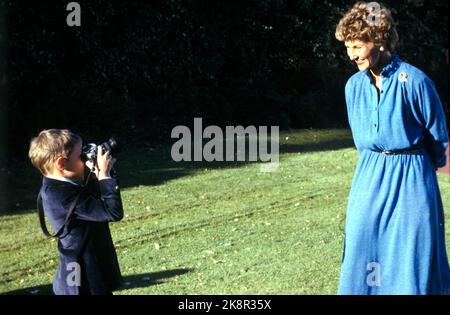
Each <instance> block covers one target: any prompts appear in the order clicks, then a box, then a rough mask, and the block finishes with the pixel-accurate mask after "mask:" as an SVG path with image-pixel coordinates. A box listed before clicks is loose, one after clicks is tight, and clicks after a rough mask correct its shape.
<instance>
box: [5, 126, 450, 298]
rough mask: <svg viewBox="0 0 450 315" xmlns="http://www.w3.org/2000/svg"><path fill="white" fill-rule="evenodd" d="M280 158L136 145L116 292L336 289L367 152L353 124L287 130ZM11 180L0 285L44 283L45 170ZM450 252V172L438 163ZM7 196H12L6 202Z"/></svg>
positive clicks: (49, 267) (120, 230)
mask: <svg viewBox="0 0 450 315" xmlns="http://www.w3.org/2000/svg"><path fill="white" fill-rule="evenodd" d="M280 141H281V146H280V152H281V156H280V166H279V168H278V170H277V171H276V172H273V173H261V172H260V164H258V163H238V162H233V163H226V164H224V163H206V162H195V163H194V162H183V163H176V162H173V161H171V158H170V146H161V147H158V148H149V147H143V148H128V149H127V150H126V153H122V154H121V156H120V157H119V159H120V160H119V162H118V165H117V168H118V173H119V174H120V175H119V178H120V180H121V187H122V198H123V203H124V209H125V212H126V215H125V217H124V219H123V220H122V221H121V222H118V223H112V224H111V225H110V226H111V230H112V234H113V239H114V242H115V245H116V249H117V254H118V257H119V262H120V265H121V269H122V274H123V276H124V280H125V285H124V287H123V289H122V290H120V291H117V292H116V294H335V293H336V290H337V285H338V279H339V268H340V263H341V258H342V246H343V232H344V220H345V208H346V204H347V196H348V192H349V189H350V185H351V180H352V176H353V171H354V168H355V165H356V162H357V159H358V157H357V153H356V151H355V149H354V148H353V142H352V139H351V134H350V132H349V131H348V130H341V129H338V130H298V131H292V132H289V133H282V134H281V136H280ZM18 175H19V177H18V178H20V181H18V180H16V182H12V179H11V178H12V175H11V174H9V175H8V174H2V176H4V177H5V176H7V177H8V178H9V180H10V185H12V186H14V191H13V192H11V193H9V196H6V195H5V193H4V192H3V193H2V196H3V197H8V200H9V201H8V205H9V207H10V208H11V209H9V211H8V213H6V214H4V215H2V216H0V272H1V278H0V293H6V292H9V293H24V294H29V293H34V294H46V293H48V292H50V290H51V282H52V280H53V276H54V273H55V268H56V266H57V262H58V259H57V253H56V248H55V247H56V242H55V241H54V240H48V239H46V238H45V237H44V236H43V234H42V233H41V231H40V228H39V223H38V219H37V215H36V213H35V212H34V210H33V209H34V198H35V196H36V193H37V191H38V189H39V182H40V179H39V174H37V173H36V172H35V171H34V170H32V169H30V168H25V169H23V170H21V171H20V172H19V174H18ZM439 183H440V187H441V192H442V197H443V201H444V206H445V209H446V211H447V213H446V214H447V215H446V226H447V227H448V228H447V230H446V233H447V235H446V239H447V251H448V252H449V253H450V235H449V234H450V215H449V213H448V211H449V209H450V189H449V188H450V179H449V177H448V176H445V175H443V174H439ZM4 204H6V203H4Z"/></svg>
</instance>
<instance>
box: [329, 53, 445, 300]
mask: <svg viewBox="0 0 450 315" xmlns="http://www.w3.org/2000/svg"><path fill="white" fill-rule="evenodd" d="M381 76H382V90H381V92H380V94H378V91H377V88H376V86H375V85H374V84H373V83H372V80H371V78H370V72H369V71H368V70H366V71H361V72H358V73H356V74H354V75H353V76H352V77H351V78H350V79H349V80H348V82H347V84H346V87H345V95H346V103H347V110H348V118H349V123H350V127H351V130H352V134H353V139H354V142H355V145H356V148H357V151H358V154H359V160H358V163H357V166H356V170H355V174H354V177H353V181H352V187H351V190H350V194H349V200H348V207H347V212H346V222H345V241H344V253H343V257H342V266H341V274H340V280H339V289H338V294H450V268H449V263H448V258H447V253H446V248H445V236H444V208H443V204H442V199H441V195H440V191H439V186H438V181H437V176H436V169H437V168H438V167H441V166H444V165H445V164H446V157H445V150H446V148H447V145H448V135H447V128H446V122H445V115H444V111H443V108H442V104H441V102H440V100H439V96H438V94H437V92H436V89H435V86H434V84H433V82H432V81H431V80H430V79H429V78H428V77H427V76H426V75H425V74H424V73H423V72H422V71H421V70H419V69H417V68H415V67H413V66H412V65H410V64H408V63H406V62H403V61H401V60H400V59H399V58H398V56H393V57H392V59H391V62H390V64H388V65H387V66H386V67H385V68H383V70H382V72H381ZM414 147H419V148H421V149H420V153H419V154H399V155H385V154H382V153H379V152H375V151H378V150H402V149H403V150H404V149H411V148H414ZM372 150H375V151H372Z"/></svg>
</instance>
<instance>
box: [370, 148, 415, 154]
mask: <svg viewBox="0 0 450 315" xmlns="http://www.w3.org/2000/svg"><path fill="white" fill-rule="evenodd" d="M370 150H371V151H373V152H377V153H380V154H384V155H401V154H420V153H421V152H422V148H408V149H401V150H374V149H370Z"/></svg>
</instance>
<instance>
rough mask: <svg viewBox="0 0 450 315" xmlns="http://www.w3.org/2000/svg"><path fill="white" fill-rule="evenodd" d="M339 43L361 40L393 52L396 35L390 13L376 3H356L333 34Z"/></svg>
mask: <svg viewBox="0 0 450 315" xmlns="http://www.w3.org/2000/svg"><path fill="white" fill-rule="evenodd" d="M335 36H336V39H337V40H339V41H341V42H342V41H352V40H361V41H364V42H373V43H375V45H377V46H379V45H382V44H383V43H385V45H386V49H387V50H389V51H390V52H393V51H394V50H395V46H396V45H397V42H398V33H397V30H396V28H395V23H394V20H393V18H392V15H391V12H390V11H389V10H388V9H387V8H386V7H384V6H383V5H380V4H379V3H377V2H370V3H366V2H362V1H360V2H357V3H355V5H354V6H353V7H352V8H351V9H350V10H348V11H347V13H345V15H344V17H343V18H342V19H341V20H340V21H339V24H338V25H337V27H336V33H335Z"/></svg>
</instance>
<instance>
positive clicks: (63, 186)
mask: <svg viewBox="0 0 450 315" xmlns="http://www.w3.org/2000/svg"><path fill="white" fill-rule="evenodd" d="M81 148H82V140H81V137H80V136H78V135H76V134H75V133H73V132H71V131H69V130H66V129H49V130H43V131H41V132H40V133H39V135H38V136H37V137H35V138H33V139H32V140H31V143H30V150H29V154H28V155H29V158H30V160H31V162H32V164H33V165H34V166H35V167H36V168H37V169H38V170H39V171H40V172H41V173H42V175H43V176H44V177H43V179H42V187H41V190H40V195H41V198H42V206H43V209H44V212H45V215H46V216H47V218H48V220H49V222H50V225H51V226H52V228H53V230H54V231H55V233H57V231H59V232H60V233H57V234H58V252H59V257H60V260H59V266H58V268H57V272H56V276H55V279H54V281H53V292H54V293H55V294H58V295H60V294H70V295H93V294H111V292H112V291H113V290H114V289H117V288H118V287H119V286H120V284H121V282H122V276H121V273H120V269H119V263H118V261H117V256H116V251H115V248H114V245H113V242H112V239H111V233H110V230H109V225H108V222H112V221H120V220H121V219H122V217H123V209H122V200H121V197H120V191H119V189H118V186H117V182H116V180H115V179H114V178H111V177H110V170H111V168H112V166H113V165H114V163H115V159H114V158H111V156H110V152H109V151H107V152H105V153H104V152H102V148H101V146H98V152H97V161H96V163H97V165H96V171H95V176H94V174H91V175H92V176H90V177H91V178H90V180H89V184H88V185H84V174H85V163H84V162H83V161H82V159H81V152H82V151H81ZM86 164H88V163H86ZM91 167H92V166H91ZM92 183H93V184H94V185H91V184H92ZM91 186H92V187H91ZM94 186H95V187H96V188H97V189H92V188H93V187H94ZM71 211H72V212H71ZM70 212H71V214H70V215H69V218H68V219H67V218H66V217H67V216H68V213H70Z"/></svg>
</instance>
